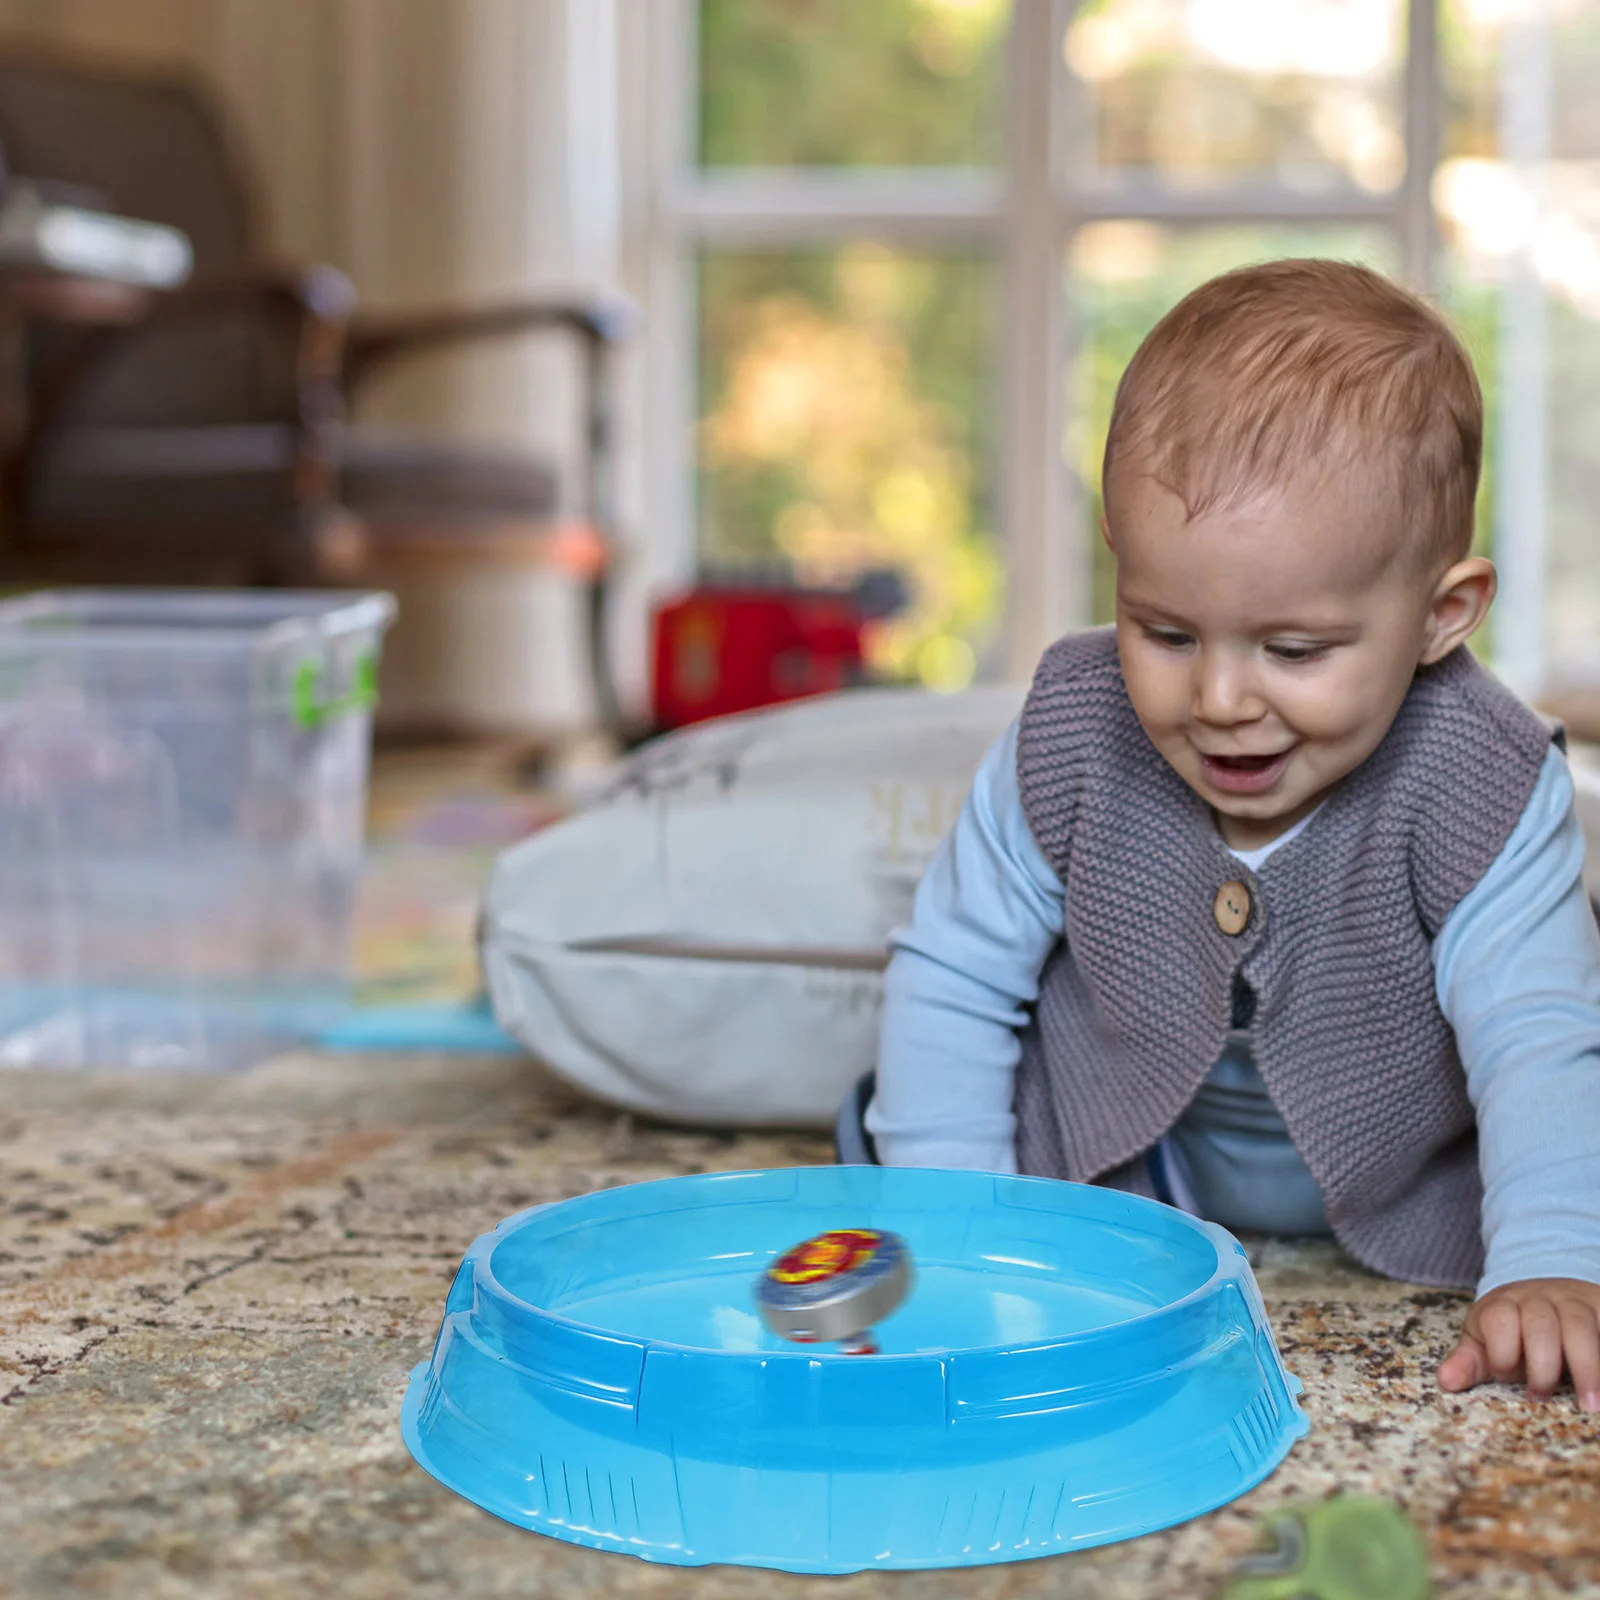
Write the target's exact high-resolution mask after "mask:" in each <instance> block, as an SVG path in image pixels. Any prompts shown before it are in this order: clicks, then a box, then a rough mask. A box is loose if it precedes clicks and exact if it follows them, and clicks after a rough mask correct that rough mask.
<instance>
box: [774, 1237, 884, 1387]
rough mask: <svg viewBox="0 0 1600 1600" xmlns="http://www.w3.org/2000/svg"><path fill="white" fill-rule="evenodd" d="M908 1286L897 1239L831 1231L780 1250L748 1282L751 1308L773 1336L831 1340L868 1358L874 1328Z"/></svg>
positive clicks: (872, 1347) (873, 1343) (811, 1341)
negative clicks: (753, 1301)
mask: <svg viewBox="0 0 1600 1600" xmlns="http://www.w3.org/2000/svg"><path fill="white" fill-rule="evenodd" d="M910 1288H911V1253H910V1252H909V1251H908V1250H907V1249H906V1242H905V1240H904V1239H902V1238H901V1237H900V1235H899V1234H897V1233H884V1232H881V1231H880V1230H879V1229H877V1228H835V1229H833V1230H831V1231H830V1232H828V1233H819V1234H816V1235H815V1236H814V1237H812V1238H810V1239H806V1240H803V1241H802V1242H801V1243H800V1244H797V1245H795V1246H794V1248H793V1249H792V1250H786V1251H785V1252H784V1253H783V1254H782V1255H781V1256H779V1257H778V1259H777V1260H776V1261H774V1262H773V1263H772V1265H771V1266H770V1267H768V1268H767V1270H766V1271H765V1272H763V1273H762V1274H761V1276H760V1277H759V1278H758V1279H757V1280H756V1291H755V1294H756V1306H757V1308H758V1309H759V1310H760V1312H761V1316H762V1320H763V1321H765V1323H766V1325H767V1326H768V1327H769V1328H770V1329H771V1330H772V1331H773V1332H774V1333H775V1334H777V1335H778V1336H779V1337H780V1338H784V1339H792V1340H794V1342H795V1343H796V1344H821V1343H831V1342H834V1341H837V1342H839V1343H840V1344H841V1345H842V1347H843V1351H844V1353H845V1354H846V1355H853V1356H854V1355H862V1356H866V1355H876V1354H877V1353H878V1343H877V1340H876V1339H874V1338H873V1336H872V1328H873V1326H874V1324H876V1323H879V1322H882V1321H883V1319H884V1318H885V1317H886V1316H888V1315H889V1314H890V1312H892V1311H895V1310H897V1309H898V1307H899V1306H900V1303H901V1302H902V1301H903V1300H904V1299H905V1297H906V1294H907V1293H908V1291H909V1290H910Z"/></svg>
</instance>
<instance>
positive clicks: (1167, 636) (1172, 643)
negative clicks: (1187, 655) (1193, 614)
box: [1144, 623, 1190, 650]
mask: <svg viewBox="0 0 1600 1600" xmlns="http://www.w3.org/2000/svg"><path fill="white" fill-rule="evenodd" d="M1144 632H1145V637H1146V638H1147V639H1150V640H1153V641H1154V642H1155V643H1156V644H1159V645H1161V646H1163V647H1164V648H1166V649H1168V650H1181V649H1183V647H1184V646H1185V645H1186V644H1188V643H1189V642H1190V640H1189V635H1188V634H1186V633H1180V632H1179V631H1178V630H1177V629H1176V628H1153V627H1151V626H1150V625H1149V623H1146V624H1145V630H1144Z"/></svg>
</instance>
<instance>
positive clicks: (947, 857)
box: [866, 724, 1063, 1172]
mask: <svg viewBox="0 0 1600 1600" xmlns="http://www.w3.org/2000/svg"><path fill="white" fill-rule="evenodd" d="M1016 766H1017V730H1016V725H1015V724H1013V725H1012V726H1011V727H1010V728H1008V729H1007V730H1006V732H1005V733H1004V734H1003V735H1002V736H1001V738H1000V739H999V741H998V742H997V743H996V744H995V745H994V747H993V748H992V749H991V750H990V751H989V754H988V755H987V756H985V757H984V760H983V765H982V766H981V767H979V769H978V774H977V777H976V778H975V779H974V780H973V785H972V791H971V793H970V794H969V795H968V796H967V801H966V804H965V805H964V806H963V807H962V808H961V814H960V816H959V817H958V818H957V820H956V825H955V827H954V828H953V829H952V830H951V832H950V834H949V836H948V837H947V838H946V839H945V841H944V843H943V844H942V845H941V846H940V847H939V851H938V854H937V855H936V856H935V857H934V859H933V862H932V864H931V865H930V866H929V868H928V871H927V873H926V875H925V876H924V878H923V880H922V883H921V886H920V887H919V888H918V890H917V897H916V902H915V905H914V907H913V910H912V915H911V923H910V926H909V927H906V928H902V929H901V930H900V931H899V932H897V933H896V934H895V936H894V939H893V945H894V955H893V957H892V959H891V960H890V963H889V970H888V973H887V974H886V976H885V978H884V1001H883V1031H882V1036H881V1042H880V1044H879V1051H878V1087H877V1094H876V1096H875V1098H874V1099H873V1102H872V1105H871V1106H870V1107H869V1108H868V1111H867V1119H866V1121H867V1128H868V1131H869V1132H870V1133H871V1134H872V1136H873V1139H874V1141H875V1143H876V1145H877V1150H878V1155H879V1157H880V1159H881V1160H882V1161H883V1162H884V1164H885V1165H886V1166H930V1167H976V1168H980V1169H984V1170H987V1171H994V1172H1015V1171H1016V1164H1017V1163H1016V1149H1015V1138H1014V1122H1013V1118H1012V1114H1011V1090H1012V1079H1013V1077H1014V1075H1015V1071H1016V1065H1017V1058H1018V1056H1019V1054H1020V1053H1021V1047H1020V1044H1019V1041H1018V1037H1017V1030H1018V1029H1019V1028H1020V1027H1021V1026H1022V1025H1023V1023H1024V1022H1025V1021H1026V1007H1027V1006H1028V1004H1029V1003H1030V1002H1031V1001H1033V1000H1034V999H1036V998H1037V996H1038V993H1039V973H1040V970H1041V969H1042V968H1043V966H1044V963H1045V959H1046V957H1047V956H1048V955H1049V954H1050V952H1051V950H1052V949H1053V948H1054V946H1055V944H1056V942H1057V941H1058V940H1059V939H1060V938H1061V928H1062V915H1063V895H1062V890H1061V884H1060V882H1059V880H1058V879H1057V878H1056V876H1055V874H1054V873H1053V872H1052V871H1051V870H1050V868H1049V866H1048V865H1047V864H1046V863H1045V860H1044V858H1043V856H1042V855H1040V853H1039V847H1038V845H1037V844H1036V843H1035V842H1034V838H1033V835H1032V833H1031V832H1030V831H1029V829H1028V824H1027V820H1026V818H1025V817H1024V816H1023V814H1022V803H1021V800H1020V799H1019V797H1018V794H1017V775H1016Z"/></svg>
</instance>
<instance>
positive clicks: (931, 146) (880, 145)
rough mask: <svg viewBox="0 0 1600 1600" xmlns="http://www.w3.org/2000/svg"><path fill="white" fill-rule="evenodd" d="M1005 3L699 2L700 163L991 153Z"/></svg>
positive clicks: (979, 158) (907, 159)
mask: <svg viewBox="0 0 1600 1600" xmlns="http://www.w3.org/2000/svg"><path fill="white" fill-rule="evenodd" d="M1010 10H1011V6H1010V0H865V3H863V0H701V4H700V137H699V157H700V161H701V163H702V165H704V166H713V167H724V166H732V167H743V166H824V167H828V166H842V167H872V166H879V167H893V166H907V167H922V166H950V167H963V166H984V165H988V164H991V163H993V162H995V161H997V160H998V159H999V156H1000V145H1001V128H1000V100H1001V72H1002V57H1003V56H1004V53H1005V51H1004V40H1005V32H1006V23H1007V20H1008V17H1009V14H1010Z"/></svg>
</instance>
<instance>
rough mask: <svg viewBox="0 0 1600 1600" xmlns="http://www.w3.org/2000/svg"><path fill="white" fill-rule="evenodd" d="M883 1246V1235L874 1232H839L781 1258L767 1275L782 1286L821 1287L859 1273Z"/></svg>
mask: <svg viewBox="0 0 1600 1600" xmlns="http://www.w3.org/2000/svg"><path fill="white" fill-rule="evenodd" d="M882 1243H883V1235H882V1234H881V1233H879V1232H878V1231H877V1230H876V1229H874V1228H835V1229H834V1230H833V1231H832V1232H831V1233H819V1234H818V1235H817V1236H816V1238H814V1239H807V1240H806V1241H805V1243H804V1244H797V1245H796V1246H795V1247H794V1249H792V1250H790V1251H788V1252H786V1253H785V1254H784V1255H781V1256H779V1257H778V1259H777V1260H776V1261H775V1262H773V1264H772V1265H771V1266H770V1267H768V1268H767V1275H768V1276H769V1277H771V1278H773V1279H774V1280H775V1281H776V1282H778V1283H821V1282H822V1281H823V1280H824V1279H826V1278H838V1277H841V1276H843V1275H844V1274H845V1273H847V1272H853V1271H855V1269H856V1268H857V1267H859V1266H861V1265H863V1264H864V1263H866V1262H868V1261H870V1260H871V1259H872V1258H873V1256H875V1255H876V1254H877V1253H878V1246H879V1245H880V1244H882Z"/></svg>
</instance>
